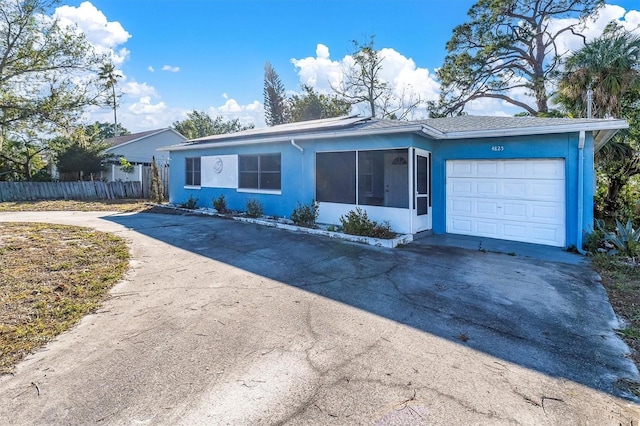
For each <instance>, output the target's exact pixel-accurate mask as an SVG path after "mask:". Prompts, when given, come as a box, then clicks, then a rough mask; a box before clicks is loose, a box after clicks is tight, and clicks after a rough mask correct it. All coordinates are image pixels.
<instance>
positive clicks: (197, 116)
mask: <svg viewBox="0 0 640 426" xmlns="http://www.w3.org/2000/svg"><path fill="white" fill-rule="evenodd" d="M172 126H173V128H174V129H175V130H176V131H177V132H178V133H181V134H182V135H183V136H185V137H186V138H188V139H197V138H203V137H205V136H211V135H220V134H224V133H234V132H240V131H242V130H247V129H253V127H254V126H253V124H249V125H247V126H244V125H242V124H241V123H240V120H239V119H237V118H234V119H233V120H225V119H224V118H223V117H222V116H218V117H216V118H215V119H214V118H211V116H210V115H209V114H207V113H206V112H205V111H196V110H193V111H191V112H188V113H187V118H186V119H185V120H182V121H175V122H174V123H173V125H172Z"/></svg>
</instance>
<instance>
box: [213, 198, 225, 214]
mask: <svg viewBox="0 0 640 426" xmlns="http://www.w3.org/2000/svg"><path fill="white" fill-rule="evenodd" d="M213 208H214V209H216V211H217V212H218V213H221V214H224V213H226V212H227V200H225V198H224V194H220V196H219V197H218V198H214V199H213Z"/></svg>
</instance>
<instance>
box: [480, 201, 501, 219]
mask: <svg viewBox="0 0 640 426" xmlns="http://www.w3.org/2000/svg"><path fill="white" fill-rule="evenodd" d="M475 205H476V209H475V213H477V214H478V215H492V216H496V215H498V214H500V206H499V205H498V203H497V202H495V201H477V202H476V203H475Z"/></svg>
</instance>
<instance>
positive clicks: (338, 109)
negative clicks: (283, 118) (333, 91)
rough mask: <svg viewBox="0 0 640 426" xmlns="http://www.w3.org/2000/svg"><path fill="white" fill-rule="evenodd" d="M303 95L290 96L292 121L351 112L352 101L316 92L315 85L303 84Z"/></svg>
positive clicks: (336, 115)
mask: <svg viewBox="0 0 640 426" xmlns="http://www.w3.org/2000/svg"><path fill="white" fill-rule="evenodd" d="M302 91H303V93H302V94H301V95H293V96H291V98H289V100H288V102H289V114H290V116H291V122H292V123H295V122H299V121H307V120H318V119H321V118H331V117H340V116H342V115H347V114H349V111H350V110H351V103H349V102H347V101H345V100H343V99H341V98H339V97H337V96H330V95H324V94H321V93H318V92H316V91H315V90H314V89H313V87H311V86H307V85H303V86H302Z"/></svg>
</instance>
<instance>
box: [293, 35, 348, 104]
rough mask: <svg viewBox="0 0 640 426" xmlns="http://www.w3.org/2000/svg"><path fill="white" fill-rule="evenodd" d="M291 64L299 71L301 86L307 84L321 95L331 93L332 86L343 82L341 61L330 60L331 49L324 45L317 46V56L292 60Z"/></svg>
mask: <svg viewBox="0 0 640 426" xmlns="http://www.w3.org/2000/svg"><path fill="white" fill-rule="evenodd" d="M291 63H292V64H293V65H294V67H296V68H297V69H298V76H299V78H300V83H301V84H306V85H309V86H311V87H313V88H314V89H316V90H318V91H319V92H321V93H331V92H332V89H331V87H332V86H334V87H335V86H337V85H338V84H340V83H341V82H342V67H343V64H342V62H340V61H332V60H331V59H330V58H329V48H328V47H327V46H325V45H323V44H318V45H317V46H316V56H315V58H314V57H311V56H310V57H307V58H303V59H295V58H292V59H291Z"/></svg>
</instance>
